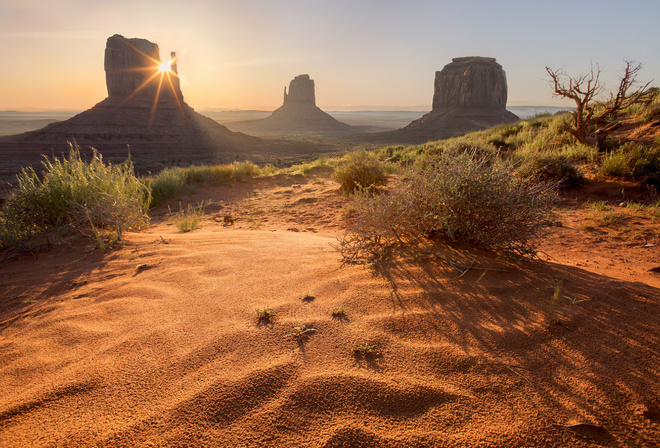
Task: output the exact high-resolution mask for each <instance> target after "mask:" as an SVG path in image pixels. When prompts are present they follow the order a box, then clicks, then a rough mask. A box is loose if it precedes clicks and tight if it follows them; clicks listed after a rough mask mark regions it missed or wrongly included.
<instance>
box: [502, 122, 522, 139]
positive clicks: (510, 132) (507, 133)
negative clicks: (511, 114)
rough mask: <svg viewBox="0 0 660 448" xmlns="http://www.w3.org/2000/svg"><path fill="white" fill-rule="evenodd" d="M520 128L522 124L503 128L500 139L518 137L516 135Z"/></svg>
mask: <svg viewBox="0 0 660 448" xmlns="http://www.w3.org/2000/svg"><path fill="white" fill-rule="evenodd" d="M522 128H523V125H522V124H515V125H511V126H507V127H506V128H504V129H503V130H502V133H501V134H500V137H501V138H503V139H504V138H507V137H511V136H515V135H518V133H519V132H520V130H521V129H522Z"/></svg>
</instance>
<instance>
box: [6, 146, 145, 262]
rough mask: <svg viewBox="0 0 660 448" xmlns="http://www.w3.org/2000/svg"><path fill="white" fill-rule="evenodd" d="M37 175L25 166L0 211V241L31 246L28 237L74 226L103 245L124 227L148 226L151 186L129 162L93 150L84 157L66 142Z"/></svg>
mask: <svg viewBox="0 0 660 448" xmlns="http://www.w3.org/2000/svg"><path fill="white" fill-rule="evenodd" d="M42 163H43V168H44V170H43V173H42V175H41V176H40V175H39V174H37V172H36V171H35V170H34V169H33V168H25V169H23V171H21V173H20V174H19V175H18V176H17V177H18V186H17V187H16V188H15V189H14V190H13V191H12V192H11V193H10V194H9V196H8V197H7V199H6V200H5V202H4V204H3V206H2V210H1V211H0V245H1V246H2V247H3V248H5V247H17V248H20V249H29V247H30V245H31V242H32V241H33V240H34V239H35V238H37V237H39V236H41V235H45V234H46V233H48V232H51V231H67V230H68V231H71V230H73V231H76V232H80V233H82V234H84V235H86V236H88V237H90V238H92V239H93V240H94V241H96V243H97V245H98V246H99V247H101V248H105V247H107V246H108V245H112V244H113V243H114V242H116V241H121V240H122V238H123V232H124V231H126V230H139V229H144V228H145V227H147V226H148V225H149V216H148V215H147V210H148V207H149V204H150V202H151V192H150V189H149V188H148V187H147V186H146V185H144V184H143V183H142V182H141V181H140V180H139V179H138V178H137V177H136V176H135V172H134V169H133V164H132V162H131V160H130V158H129V159H128V160H126V161H125V162H124V163H121V164H119V165H111V164H106V163H105V162H104V161H103V159H102V157H101V155H100V154H99V153H98V152H96V151H94V152H93V155H92V157H91V159H90V160H88V161H86V160H83V159H82V157H81V155H80V148H79V147H78V146H77V145H70V151H69V156H68V157H62V158H61V159H59V158H54V159H53V160H49V159H48V158H46V159H45V160H44V161H43V162H42Z"/></svg>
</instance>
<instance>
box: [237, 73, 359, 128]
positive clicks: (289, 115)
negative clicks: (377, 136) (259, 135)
mask: <svg viewBox="0 0 660 448" xmlns="http://www.w3.org/2000/svg"><path fill="white" fill-rule="evenodd" d="M229 126H230V127H231V128H232V129H235V130H239V131H243V132H264V133H288V134H294V133H295V134H314V133H318V134H327V133H330V134H337V133H340V134H341V133H344V134H346V133H357V132H361V130H360V128H356V127H353V126H350V125H348V124H346V123H342V122H341V121H338V120H337V119H335V118H333V117H332V116H330V115H329V114H327V113H326V112H324V111H322V110H321V109H320V108H319V107H318V106H317V105H316V91H315V86H314V80H313V79H310V77H309V75H298V76H296V77H295V78H293V79H292V80H291V82H290V83H289V93H287V91H286V87H284V102H283V104H282V106H280V107H279V108H278V109H276V110H274V111H273V113H272V114H271V115H270V116H268V117H266V118H262V119H260V120H249V121H241V122H235V123H231V124H230V125H229Z"/></svg>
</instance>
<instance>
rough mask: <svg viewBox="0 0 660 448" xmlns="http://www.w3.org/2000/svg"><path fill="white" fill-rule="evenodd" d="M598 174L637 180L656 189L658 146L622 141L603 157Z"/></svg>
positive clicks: (659, 174)
mask: <svg viewBox="0 0 660 448" xmlns="http://www.w3.org/2000/svg"><path fill="white" fill-rule="evenodd" d="M600 174H602V175H610V176H619V177H623V178H626V179H630V180H637V181H640V182H642V183H643V184H646V185H651V186H653V187H655V188H656V189H657V188H659V187H660V146H653V147H649V146H644V145H641V144H638V143H632V142H628V143H624V144H623V145H622V146H621V147H620V148H618V149H617V150H615V151H612V152H610V153H609V154H608V155H607V157H605V159H604V160H603V164H602V165H601V168H600Z"/></svg>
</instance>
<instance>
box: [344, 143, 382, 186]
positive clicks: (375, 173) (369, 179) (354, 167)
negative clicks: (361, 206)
mask: <svg viewBox="0 0 660 448" xmlns="http://www.w3.org/2000/svg"><path fill="white" fill-rule="evenodd" d="M333 179H334V180H335V181H336V182H338V183H339V184H341V189H342V190H344V191H354V190H356V189H358V188H371V187H374V186H378V185H385V183H386V182H387V175H386V174H385V169H384V168H383V164H382V163H381V162H380V161H379V160H378V159H377V158H376V157H375V156H374V155H372V154H369V153H367V152H365V151H361V152H353V153H350V154H348V155H347V156H346V157H345V162H344V163H342V164H341V165H339V167H337V169H336V170H335V173H334V175H333Z"/></svg>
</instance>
